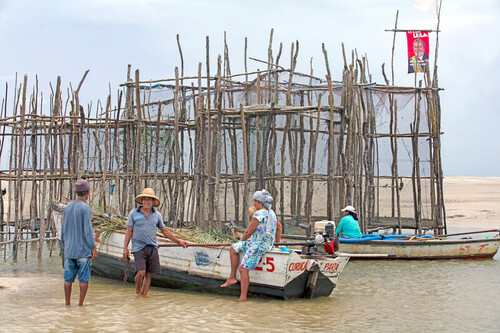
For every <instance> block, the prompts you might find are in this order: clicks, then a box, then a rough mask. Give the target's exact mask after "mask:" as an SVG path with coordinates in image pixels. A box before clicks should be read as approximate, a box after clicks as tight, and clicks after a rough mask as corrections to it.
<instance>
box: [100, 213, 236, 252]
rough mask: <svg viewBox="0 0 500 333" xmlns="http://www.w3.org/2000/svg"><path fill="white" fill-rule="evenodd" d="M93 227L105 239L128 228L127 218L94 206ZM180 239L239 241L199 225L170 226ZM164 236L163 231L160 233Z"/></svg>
mask: <svg viewBox="0 0 500 333" xmlns="http://www.w3.org/2000/svg"><path fill="white" fill-rule="evenodd" d="M91 208H92V227H93V228H94V230H95V232H96V236H97V238H99V237H98V236H100V235H102V237H103V238H104V239H106V238H107V237H109V236H110V235H111V234H112V233H113V232H115V231H118V230H123V231H124V230H127V220H126V219H125V218H124V217H122V216H116V215H108V213H105V212H104V210H103V209H102V208H101V207H99V206H92V207H91ZM167 228H168V230H170V231H171V232H173V233H174V234H175V236H176V237H177V238H179V239H182V240H185V241H188V242H191V243H199V244H208V243H232V242H235V241H237V239H236V238H235V237H234V236H233V235H227V234H224V233H223V232H221V231H219V230H217V229H200V228H198V227H189V228H169V227H167ZM158 235H159V236H162V235H161V233H158Z"/></svg>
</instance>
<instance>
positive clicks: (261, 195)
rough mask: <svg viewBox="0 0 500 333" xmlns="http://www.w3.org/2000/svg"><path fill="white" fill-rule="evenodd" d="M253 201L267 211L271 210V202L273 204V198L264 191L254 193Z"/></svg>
mask: <svg viewBox="0 0 500 333" xmlns="http://www.w3.org/2000/svg"><path fill="white" fill-rule="evenodd" d="M253 199H254V200H257V201H258V202H260V203H261V204H262V206H264V207H266V208H267V209H268V210H269V209H271V202H273V197H272V196H271V194H270V193H269V192H267V190H266V189H262V190H261V191H257V192H255V193H254V195H253Z"/></svg>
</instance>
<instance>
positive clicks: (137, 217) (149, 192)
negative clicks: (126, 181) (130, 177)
mask: <svg viewBox="0 0 500 333" xmlns="http://www.w3.org/2000/svg"><path fill="white" fill-rule="evenodd" d="M135 202H137V203H138V204H140V206H139V208H137V209H132V211H131V212H130V214H129V215H128V221H127V233H126V235H125V244H124V246H123V259H125V260H129V251H128V244H129V242H130V239H132V253H133V254H134V263H135V271H136V275H135V288H136V289H135V293H136V294H137V295H138V296H142V297H145V296H146V294H147V293H148V290H149V286H150V285H151V274H152V273H161V266H160V257H159V255H158V243H157V242H156V230H157V229H159V230H160V231H161V232H162V234H163V235H164V236H165V237H167V238H169V239H171V240H172V241H174V242H175V243H177V244H180V245H182V246H183V247H184V248H186V246H187V244H188V243H187V242H185V241H183V240H180V239H178V238H177V237H175V235H174V234H173V233H172V232H170V231H169V230H168V229H167V228H166V227H165V225H164V224H163V219H162V217H161V214H160V213H159V212H158V211H156V210H155V209H154V208H153V206H154V207H158V206H159V205H160V199H158V198H157V197H156V196H155V192H154V190H153V189H152V188H145V189H144V191H143V192H142V194H139V195H138V196H137V197H136V198H135Z"/></svg>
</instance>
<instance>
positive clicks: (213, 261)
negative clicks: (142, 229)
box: [53, 214, 349, 300]
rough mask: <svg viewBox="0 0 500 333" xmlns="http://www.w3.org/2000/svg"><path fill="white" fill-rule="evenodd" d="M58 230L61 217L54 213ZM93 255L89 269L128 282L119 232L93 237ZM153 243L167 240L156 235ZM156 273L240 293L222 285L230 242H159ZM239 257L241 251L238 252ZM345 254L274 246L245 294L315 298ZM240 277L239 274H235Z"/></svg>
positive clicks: (166, 279)
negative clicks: (300, 251)
mask: <svg viewBox="0 0 500 333" xmlns="http://www.w3.org/2000/svg"><path fill="white" fill-rule="evenodd" d="M53 215H54V220H55V225H56V227H57V229H58V230H60V225H61V216H60V215H58V214H53ZM96 241H97V242H98V251H97V252H98V254H97V257H96V259H95V260H94V261H93V264H92V271H93V273H95V274H97V275H100V276H103V277H106V278H111V279H116V280H121V281H128V282H133V281H134V276H135V265H134V260H133V255H132V258H131V260H130V261H126V260H123V258H122V253H123V244H124V241H125V233H124V232H120V231H117V232H113V233H111V234H110V235H109V237H105V238H103V237H102V236H101V239H96ZM158 243H159V244H160V245H161V244H166V243H167V240H166V239H163V238H161V237H159V241H158ZM158 253H159V256H160V266H161V273H160V274H153V275H152V279H151V285H152V286H157V287H166V288H179V289H186V290H196V291H204V292H213V293H218V294H226V295H239V294H240V285H239V283H237V284H235V285H232V286H230V287H227V288H221V287H220V285H221V284H223V283H224V281H225V280H226V278H227V277H228V276H229V273H230V271H231V267H230V256H229V246H224V247H188V248H186V249H184V248H182V247H180V246H160V247H159V249H158ZM240 258H241V255H240ZM348 261H349V257H334V256H319V255H301V254H298V253H296V252H282V251H281V250H280V249H277V248H274V249H273V250H271V251H269V252H267V253H266V254H265V255H264V256H263V257H262V260H261V262H260V263H259V264H258V265H257V267H256V269H255V270H252V271H250V286H249V295H261V296H270V297H276V298H281V299H284V300H287V299H294V298H302V297H305V298H316V297H324V296H329V295H330V294H331V293H332V291H333V289H334V288H335V287H336V284H337V280H338V278H339V276H340V274H341V273H342V271H343V270H344V268H345V266H346V264H347V262H348ZM237 279H238V280H239V272H237Z"/></svg>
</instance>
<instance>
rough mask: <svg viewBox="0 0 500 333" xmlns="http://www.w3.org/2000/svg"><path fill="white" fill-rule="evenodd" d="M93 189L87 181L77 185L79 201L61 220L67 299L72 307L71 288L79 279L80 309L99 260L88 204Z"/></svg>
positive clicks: (65, 293) (66, 210) (67, 210)
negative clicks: (91, 273) (97, 258)
mask: <svg viewBox="0 0 500 333" xmlns="http://www.w3.org/2000/svg"><path fill="white" fill-rule="evenodd" d="M89 191H90V185H89V183H88V182H87V181H86V180H78V181H77V182H76V183H75V192H76V195H77V198H76V200H75V201H72V202H70V203H69V204H68V205H67V206H66V208H64V213H63V217H62V227H61V243H62V245H63V247H64V295H65V297H66V305H70V301H71V287H72V286H73V282H74V281H75V278H76V276H77V275H78V281H79V282H80V301H79V302H78V305H79V306H82V305H83V301H84V300H85V295H86V294H87V290H88V287H89V280H90V268H91V266H92V263H91V262H92V260H94V258H95V257H96V254H97V247H96V244H95V240H94V231H93V230H92V221H91V210H90V206H89V205H88V204H87V203H86V201H87V199H88V198H89Z"/></svg>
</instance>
